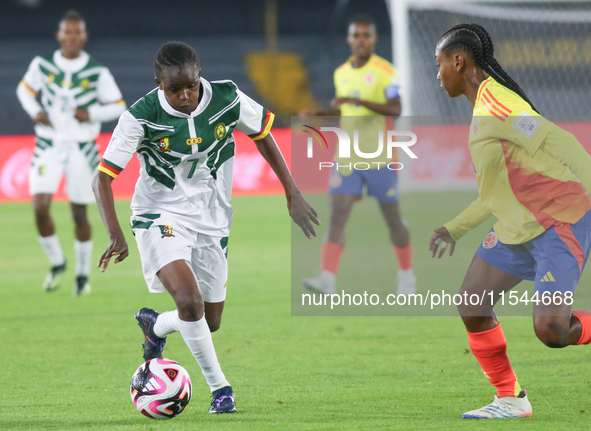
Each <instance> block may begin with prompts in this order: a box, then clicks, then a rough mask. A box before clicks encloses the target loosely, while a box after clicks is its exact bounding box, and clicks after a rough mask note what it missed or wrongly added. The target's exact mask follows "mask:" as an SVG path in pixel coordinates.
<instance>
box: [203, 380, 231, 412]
mask: <svg viewBox="0 0 591 431" xmlns="http://www.w3.org/2000/svg"><path fill="white" fill-rule="evenodd" d="M211 396H212V397H213V400H212V401H211V408H210V409H209V413H211V414H218V413H234V412H235V411H236V397H235V396H234V391H233V390H232V386H225V387H223V388H221V389H218V390H217V391H213V393H212V394H211Z"/></svg>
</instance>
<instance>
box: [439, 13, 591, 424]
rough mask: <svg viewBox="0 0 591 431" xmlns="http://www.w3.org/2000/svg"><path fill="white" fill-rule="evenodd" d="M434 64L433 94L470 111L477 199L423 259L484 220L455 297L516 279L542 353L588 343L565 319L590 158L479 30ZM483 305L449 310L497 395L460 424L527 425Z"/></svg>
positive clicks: (462, 33) (501, 288)
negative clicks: (530, 288)
mask: <svg viewBox="0 0 591 431" xmlns="http://www.w3.org/2000/svg"><path fill="white" fill-rule="evenodd" d="M435 56H436V61H437V65H438V66H439V73H438V75H437V79H439V80H440V81H441V86H442V87H443V89H444V90H445V91H446V92H447V94H448V95H449V96H450V97H458V96H461V95H464V96H466V98H467V99H468V100H469V101H470V103H471V104H472V105H473V106H474V111H473V119H472V124H471V127H470V137H469V142H468V145H469V147H470V153H471V155H472V161H473V163H474V169H475V171H476V178H477V182H478V190H479V197H478V199H476V200H475V201H474V202H472V203H471V204H470V205H469V206H468V208H466V209H465V210H464V211H463V212H462V213H460V215H458V216H457V217H456V218H455V219H453V220H452V221H450V222H448V223H446V224H445V225H443V227H440V228H439V229H435V234H434V235H433V237H432V238H431V241H430V243H429V249H430V250H431V251H432V256H433V257H435V255H436V254H437V251H438V249H439V257H441V256H442V255H443V253H444V250H445V248H446V247H447V245H448V244H451V246H450V252H449V254H450V256H451V255H452V253H453V250H454V247H455V244H456V241H457V240H459V239H460V238H461V237H462V236H463V235H464V234H465V233H466V232H467V231H469V230H471V229H473V228H474V227H476V226H478V225H479V224H480V223H482V222H483V221H485V220H486V219H488V218H489V217H490V216H491V215H494V216H495V217H497V219H498V220H497V222H496V223H495V225H494V226H493V228H492V229H491V231H490V232H489V234H488V235H487V237H486V238H485V239H484V241H483V243H482V245H481V246H480V247H479V248H478V250H477V251H476V255H475V257H474V259H473V260H472V263H471V264H470V267H469V268H468V272H467V273H466V276H465V278H464V281H463V283H462V287H461V289H460V294H462V295H464V293H466V294H468V295H472V294H477V295H488V294H489V293H490V292H494V293H493V295H494V298H495V300H496V301H497V300H498V298H499V295H500V294H502V293H504V292H507V291H509V290H511V289H512V288H513V287H515V286H516V285H517V284H519V283H520V282H521V281H522V280H533V281H534V293H533V294H532V295H533V296H534V297H535V295H538V299H539V300H538V301H537V303H536V302H533V322H534V330H535V333H536V335H537V337H538V338H539V339H540V341H542V342H543V343H544V344H545V345H547V346H548V347H552V348H561V347H566V346H570V345H575V344H589V343H591V311H588V310H572V311H571V304H572V295H573V294H574V291H575V287H576V285H577V283H578V282H579V279H580V276H581V272H582V271H583V267H584V266H585V262H586V261H587V258H588V256H589V248H590V246H591V212H590V210H591V198H590V196H589V190H591V157H590V156H589V154H587V152H586V151H585V149H584V148H583V147H582V146H581V145H580V144H579V142H578V141H577V140H576V138H575V137H574V136H573V135H572V134H571V133H568V132H566V131H565V130H563V129H561V128H560V127H558V126H556V125H555V124H553V123H551V122H550V121H548V120H547V119H545V118H544V117H542V116H541V115H540V114H539V113H538V111H537V110H536V108H535V107H534V105H533V104H532V103H531V101H530V100H529V99H528V98H527V96H526V94H525V93H524V92H523V90H522V89H521V88H520V87H519V85H517V83H516V82H515V81H514V80H513V79H512V78H511V77H510V76H509V75H508V74H507V72H505V71H504V70H503V68H502V67H501V66H500V65H499V63H498V62H497V61H496V60H495V58H494V47H493V43H492V40H491V38H490V36H489V35H488V33H487V32H486V30H485V29H484V28H482V27H481V26H479V25H476V24H460V25H457V26H455V27H452V28H451V29H450V30H449V31H447V32H446V33H444V34H443V36H442V37H441V39H440V40H439V42H438V44H437V47H436V50H435ZM544 297H546V298H551V300H544V301H542V300H541V299H542V298H544ZM569 298H570V299H569ZM486 302H487V301H484V304H483V305H480V306H479V305H476V306H474V305H469V304H461V305H459V306H458V310H459V313H460V316H461V317H462V320H463V321H464V325H465V326H466V330H467V331H468V344H469V346H470V349H471V351H472V353H473V354H474V356H476V359H477V360H478V362H479V364H480V366H481V367H482V370H483V371H484V374H485V375H486V376H487V378H488V380H489V381H490V382H491V383H492V384H493V385H494V386H495V388H496V390H497V395H495V398H494V401H493V403H491V404H489V405H487V406H484V407H482V408H480V409H477V410H473V411H470V412H467V413H464V414H463V415H462V417H463V418H508V417H511V418H513V417H529V416H531V414H532V408H531V405H530V403H529V401H528V399H527V395H526V392H525V391H522V390H521V387H520V385H519V383H518V382H517V377H516V376H515V373H514V372H513V368H512V367H511V364H510V362H509V358H508V356H507V353H506V350H507V341H506V339H505V336H504V334H503V330H502V328H501V324H500V323H499V320H498V318H497V316H496V314H495V312H494V309H493V305H491V304H490V301H489V303H486ZM545 304H548V305H545Z"/></svg>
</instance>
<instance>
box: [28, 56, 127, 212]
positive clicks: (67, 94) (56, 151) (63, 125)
mask: <svg viewBox="0 0 591 431" xmlns="http://www.w3.org/2000/svg"><path fill="white" fill-rule="evenodd" d="M17 96H18V98H19V101H20V102H21V104H22V106H23V108H24V109H25V111H26V112H27V113H28V114H29V115H30V116H31V118H34V117H35V116H36V115H37V114H38V113H39V112H42V111H44V112H46V113H47V116H48V118H49V121H50V122H51V126H46V125H43V124H37V125H36V126H35V133H36V135H37V147H36V148H35V155H34V157H33V163H32V166H31V170H30V173H29V186H30V192H31V194H33V195H35V194H38V193H49V194H53V193H54V192H55V191H56V190H57V187H58V184H59V182H60V180H61V177H62V175H63V174H65V175H66V178H67V186H66V191H67V193H68V196H69V198H70V201H72V202H75V203H80V204H86V203H90V202H94V194H93V193H92V189H91V186H90V183H91V180H92V176H93V174H94V172H95V169H96V166H97V165H98V161H99V160H98V159H99V157H98V149H97V146H96V144H95V142H94V140H95V139H96V137H97V136H98V134H99V133H100V128H101V122H104V121H110V120H114V119H116V118H118V117H119V116H120V115H121V114H122V113H123V111H124V110H125V102H124V101H123V100H122V96H121V92H120V91H119V88H118V87H117V84H116V83H115V80H114V79H113V76H112V75H111V73H110V72H109V70H108V69H107V68H106V67H104V66H102V65H100V64H99V63H97V62H95V61H94V60H92V59H91V58H90V56H89V55H88V54H87V53H86V52H84V51H83V52H81V53H80V55H79V56H78V57H77V58H75V59H67V58H65V57H63V56H62V55H61V51H59V50H58V51H56V52H54V53H53V54H51V55H47V56H45V57H35V58H34V59H33V61H32V62H31V64H30V65H29V69H28V70H27V73H26V74H25V76H24V77H23V79H22V80H21V82H20V84H19V86H18V88H17ZM37 99H39V100H37ZM76 109H86V110H88V114H89V121H84V122H80V121H78V120H77V119H76V118H75V116H74V115H75V113H76Z"/></svg>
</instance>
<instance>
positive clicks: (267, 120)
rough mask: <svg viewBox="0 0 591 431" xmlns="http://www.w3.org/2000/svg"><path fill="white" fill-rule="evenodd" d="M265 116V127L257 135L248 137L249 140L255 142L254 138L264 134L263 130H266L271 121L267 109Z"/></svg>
mask: <svg viewBox="0 0 591 431" xmlns="http://www.w3.org/2000/svg"><path fill="white" fill-rule="evenodd" d="M265 115H266V116H267V118H266V119H265V125H264V126H263V128H262V129H261V131H260V132H259V133H257V134H256V135H248V137H249V138H251V139H255V140H256V138H258V137H259V136H261V135H262V134H263V133H265V130H267V125H268V124H269V120H270V119H271V112H270V111H269V110H268V109H267V112H266V113H265Z"/></svg>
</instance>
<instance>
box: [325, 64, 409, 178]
mask: <svg viewBox="0 0 591 431" xmlns="http://www.w3.org/2000/svg"><path fill="white" fill-rule="evenodd" d="M352 61H353V57H350V58H349V60H347V62H346V63H344V64H342V65H341V66H340V67H338V68H337V69H336V70H335V72H334V85H335V89H336V97H354V98H357V99H361V100H365V101H368V102H373V103H380V104H384V103H386V99H391V98H395V97H400V90H399V83H398V72H397V71H396V69H395V68H394V66H392V64H391V63H390V62H389V61H387V60H385V59H383V58H382V57H379V56H377V55H375V54H372V56H371V57H370V58H369V60H368V61H367V63H365V65H363V66H362V67H359V68H354V67H353V65H352ZM340 109H341V117H342V119H341V128H343V129H344V130H347V131H348V132H350V133H349V136H351V139H353V130H357V131H358V133H359V149H360V150H361V151H362V152H364V153H374V152H376V150H377V149H378V131H379V130H382V131H384V150H383V151H382V154H381V155H379V156H377V157H374V158H371V159H364V158H361V157H359V156H357V155H356V154H355V151H351V158H350V159H347V160H338V159H337V161H338V162H339V163H357V162H369V163H370V164H371V165H372V166H371V168H372V169H375V168H376V166H377V165H376V164H375V163H371V162H384V163H389V162H391V161H392V160H390V159H388V157H387V153H386V149H385V130H392V128H393V123H392V122H391V121H388V120H387V119H386V118H385V117H383V116H382V115H380V114H378V113H377V112H374V111H372V110H370V109H367V108H366V107H364V106H361V105H355V104H352V103H344V104H342V105H341V107H340ZM359 117H365V118H359ZM372 117H373V118H372ZM351 146H353V141H352V142H351ZM394 159H395V160H396V158H395V157H394ZM382 167H383V165H382ZM342 173H344V172H342Z"/></svg>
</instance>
